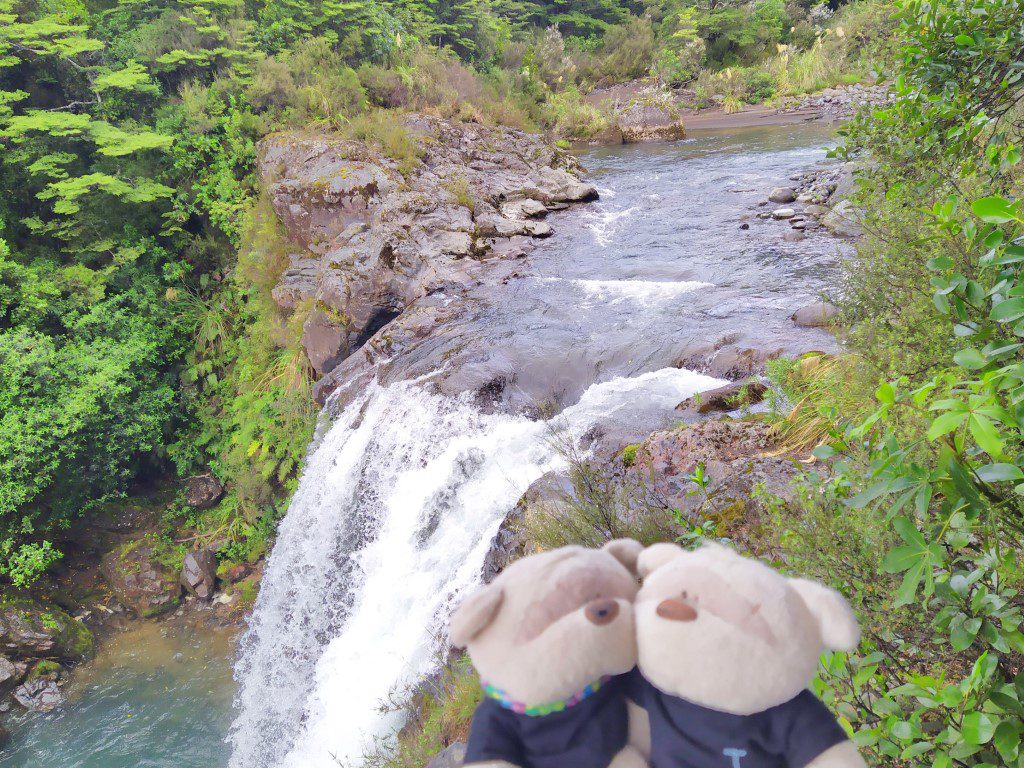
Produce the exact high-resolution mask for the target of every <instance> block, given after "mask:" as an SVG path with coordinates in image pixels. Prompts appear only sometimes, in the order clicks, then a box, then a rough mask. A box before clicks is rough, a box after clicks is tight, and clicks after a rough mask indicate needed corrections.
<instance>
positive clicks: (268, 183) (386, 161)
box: [259, 115, 597, 402]
mask: <svg viewBox="0 0 1024 768" xmlns="http://www.w3.org/2000/svg"><path fill="white" fill-rule="evenodd" d="M405 129H406V130H407V131H408V132H409V134H410V136H411V137H412V139H413V140H414V141H415V142H416V144H417V146H418V147H419V151H420V157H419V162H418V163H417V164H415V165H414V167H409V166H404V167H400V166H399V164H398V163H397V162H396V161H395V160H392V159H390V158H387V157H384V156H382V155H380V154H378V153H375V152H373V151H372V150H370V149H368V148H367V147H366V146H365V145H362V144H359V143H356V142H351V141H346V140H342V139H337V138H331V137H317V138H308V137H305V136H299V135H295V134H279V135H275V136H271V137H269V138H267V139H265V140H264V141H263V142H261V144H260V146H259V171H260V174H261V176H262V178H263V183H264V185H265V187H266V189H267V191H268V193H269V195H270V200H271V202H272V204H273V208H274V211H275V212H276V213H277V215H278V217H279V219H280V220H281V222H282V224H283V225H284V227H285V230H286V232H287V235H288V238H289V240H290V243H291V245H290V248H291V251H292V252H291V255H290V266H289V268H288V269H287V270H286V271H285V273H284V274H283V276H282V278H281V280H280V282H279V284H278V285H277V287H276V288H275V289H274V291H273V296H274V299H275V300H276V301H277V302H278V304H279V305H280V306H281V307H282V309H284V310H286V311H295V310H297V309H299V308H300V307H301V308H304V311H305V312H306V318H305V320H304V323H303V338H302V342H303V346H304V348H305V349H306V351H307V354H308V356H309V358H310V361H311V363H312V365H313V367H314V369H315V370H316V372H317V373H318V374H320V375H329V374H330V373H331V372H332V371H333V370H334V369H335V368H337V366H338V365H339V364H340V363H341V362H342V361H343V360H345V359H346V358H347V357H348V356H350V355H351V354H352V353H353V352H354V351H356V350H357V349H359V348H360V347H362V346H363V345H364V344H365V343H366V342H367V341H368V340H369V339H370V338H371V337H373V336H374V335H375V334H377V333H378V332H380V331H381V329H382V328H384V327H385V326H387V325H388V324H389V323H391V322H392V321H393V320H394V319H395V318H396V317H398V316H399V315H400V314H401V313H403V312H404V311H406V310H407V309H408V308H410V307H411V306H412V305H413V304H415V303H416V302H417V301H419V300H422V299H424V298H425V297H428V296H430V295H431V294H434V293H438V292H442V291H443V292H445V294H446V295H447V296H448V298H449V300H451V299H452V297H453V296H455V295H457V294H458V293H460V292H461V291H464V290H466V289H467V288H468V287H470V286H472V285H474V284H475V283H476V282H477V281H478V280H480V279H481V278H482V277H483V276H484V275H485V274H486V273H491V272H493V270H491V269H490V268H489V267H488V263H489V262H493V261H495V260H498V261H502V260H509V259H515V258H517V257H519V256H522V255H524V254H525V253H527V252H528V251H529V249H530V244H531V241H532V240H533V239H534V238H540V237H546V236H548V235H550V234H551V232H552V230H551V227H550V225H548V224H547V223H546V222H544V221H539V220H538V218H539V217H542V216H544V215H545V214H546V213H547V212H548V211H549V210H551V209H553V208H558V207H562V206H564V205H565V204H567V203H574V202H581V201H586V200H592V199H594V198H596V197H597V191H596V190H595V188H594V187H593V186H591V185H589V184H584V183H583V182H581V181H580V180H579V178H578V176H577V172H578V170H579V169H578V166H577V164H576V161H575V160H574V159H573V158H572V157H571V156H569V155H566V154H563V153H561V152H559V151H558V150H555V149H553V148H551V147H549V146H547V145H546V144H544V143H543V142H542V141H541V139H540V138H538V137H537V136H534V135H532V134H528V133H524V132H522V131H518V130H513V129H508V128H492V127H485V126H480V125H470V124H464V123H456V122H452V121H445V120H441V119H438V118H433V117H427V116H422V115H411V116H408V117H407V118H406V120H405ZM499 273H500V271H499ZM503 274H505V273H500V274H499V277H500V276H502V275H503ZM336 386H337V382H336V381H333V380H331V379H330V378H327V379H325V380H324V381H321V382H320V384H319V385H318V387H317V391H316V396H317V399H318V400H319V401H320V402H323V401H324V400H325V399H326V396H327V395H328V394H329V393H330V392H331V391H332V390H333V388H334V387H336Z"/></svg>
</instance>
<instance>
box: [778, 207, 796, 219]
mask: <svg viewBox="0 0 1024 768" xmlns="http://www.w3.org/2000/svg"><path fill="white" fill-rule="evenodd" d="M794 216H796V211H794V210H793V209H792V208H777V209H775V210H774V211H772V218H773V219H791V218H793V217H794Z"/></svg>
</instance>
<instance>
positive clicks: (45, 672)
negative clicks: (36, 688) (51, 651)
mask: <svg viewBox="0 0 1024 768" xmlns="http://www.w3.org/2000/svg"><path fill="white" fill-rule="evenodd" d="M62 671H63V668H62V667H61V665H60V664H58V663H57V662H56V661H50V660H49V659H43V660H42V661H40V662H38V663H37V664H36V665H35V666H34V667H32V669H31V670H30V671H29V673H28V678H27V679H28V680H35V679H37V678H40V677H50V678H54V677H59V676H60V673H61V672H62Z"/></svg>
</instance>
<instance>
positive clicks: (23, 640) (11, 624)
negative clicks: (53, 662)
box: [0, 598, 95, 679]
mask: <svg viewBox="0 0 1024 768" xmlns="http://www.w3.org/2000/svg"><path fill="white" fill-rule="evenodd" d="M94 650H95V648H94V640H93V636H92V632H90V631H89V628H88V627H86V626H85V625H84V624H82V623H81V622H80V621H76V620H75V619H74V618H72V617H71V616H70V615H69V614H67V613H66V612H64V611H63V610H62V609H60V608H58V607H57V606H55V605H50V604H47V603H37V602H35V601H33V600H29V599H27V598H13V599H6V600H4V601H3V602H0V652H2V653H3V654H5V655H6V656H8V657H10V658H11V659H38V658H43V657H46V658H55V659H62V660H65V661H72V662H74V661H82V660H84V659H90V658H92V655H93V653H94ZM9 671H10V670H8V672H9ZM23 674H24V671H23V670H18V669H17V668H16V670H15V672H14V676H19V675H23ZM8 679H10V678H8Z"/></svg>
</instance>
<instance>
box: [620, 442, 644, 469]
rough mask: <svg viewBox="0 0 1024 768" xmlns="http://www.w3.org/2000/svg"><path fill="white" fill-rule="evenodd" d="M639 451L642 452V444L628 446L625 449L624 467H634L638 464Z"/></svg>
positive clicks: (623, 451) (623, 454)
mask: <svg viewBox="0 0 1024 768" xmlns="http://www.w3.org/2000/svg"><path fill="white" fill-rule="evenodd" d="M639 450H640V444H639V443H633V444H632V445H627V446H626V447H625V448H623V449H622V463H623V465H625V466H627V467H632V466H633V465H634V464H636V454H637V451H639Z"/></svg>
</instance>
